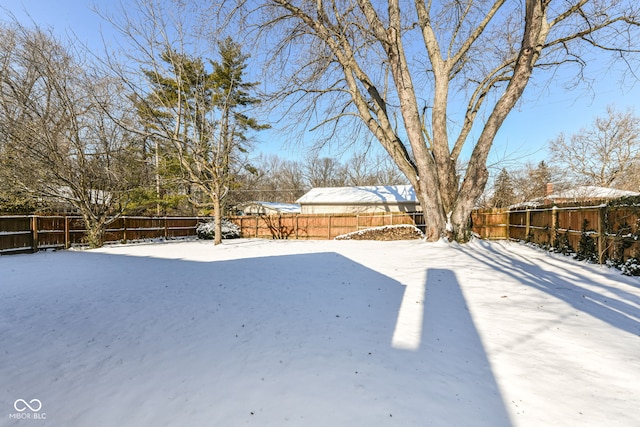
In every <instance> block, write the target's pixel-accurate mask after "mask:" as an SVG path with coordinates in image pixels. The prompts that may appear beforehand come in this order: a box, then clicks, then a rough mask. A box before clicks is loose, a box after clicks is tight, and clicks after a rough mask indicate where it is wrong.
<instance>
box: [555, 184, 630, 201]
mask: <svg viewBox="0 0 640 427" xmlns="http://www.w3.org/2000/svg"><path fill="white" fill-rule="evenodd" d="M629 196H640V193H636V192H633V191H625V190H618V189H615V188H607V187H596V186H593V185H583V186H580V187H575V188H572V189H570V190H566V191H561V192H559V193H555V194H551V195H549V196H547V197H546V198H547V199H552V200H553V199H619V198H621V197H629Z"/></svg>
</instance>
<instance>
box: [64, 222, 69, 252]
mask: <svg viewBox="0 0 640 427" xmlns="http://www.w3.org/2000/svg"><path fill="white" fill-rule="evenodd" d="M70 247H71V239H70V236H69V217H68V216H67V215H65V216H64V248H65V249H69V248H70Z"/></svg>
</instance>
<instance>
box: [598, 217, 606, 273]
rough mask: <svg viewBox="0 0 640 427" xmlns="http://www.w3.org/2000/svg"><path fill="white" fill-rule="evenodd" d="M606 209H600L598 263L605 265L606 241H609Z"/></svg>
mask: <svg viewBox="0 0 640 427" xmlns="http://www.w3.org/2000/svg"><path fill="white" fill-rule="evenodd" d="M605 209H606V208H603V207H601V208H598V230H597V231H598V263H599V264H604V258H605V257H604V255H605V251H606V250H607V245H606V239H607V229H606V228H607V226H606V224H605V221H604V219H605V216H606V215H605V214H606V212H605Z"/></svg>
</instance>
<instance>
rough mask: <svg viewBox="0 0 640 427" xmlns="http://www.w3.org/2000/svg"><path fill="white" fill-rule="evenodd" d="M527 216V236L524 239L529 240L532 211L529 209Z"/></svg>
mask: <svg viewBox="0 0 640 427" xmlns="http://www.w3.org/2000/svg"><path fill="white" fill-rule="evenodd" d="M526 212H527V215H526V217H525V234H524V239H525V240H529V233H530V232H531V209H530V208H528V207H527V210H526Z"/></svg>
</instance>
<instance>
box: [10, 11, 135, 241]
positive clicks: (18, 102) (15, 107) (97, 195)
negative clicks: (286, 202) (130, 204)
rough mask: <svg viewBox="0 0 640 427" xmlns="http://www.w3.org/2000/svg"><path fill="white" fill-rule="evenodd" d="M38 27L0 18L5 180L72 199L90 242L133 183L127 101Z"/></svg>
mask: <svg viewBox="0 0 640 427" xmlns="http://www.w3.org/2000/svg"><path fill="white" fill-rule="evenodd" d="M76 48H77V46H75V47H74V46H65V45H64V44H63V43H62V42H60V41H58V40H56V39H55V38H54V37H53V36H52V35H51V34H49V33H46V32H45V31H43V30H41V29H39V28H33V29H30V28H26V27H24V26H22V25H20V24H17V23H14V24H13V25H7V26H0V145H2V149H1V150H0V151H1V152H2V159H1V162H2V168H0V174H2V177H1V178H2V179H3V180H5V182H10V183H11V185H12V186H13V187H14V188H16V189H18V190H20V191H23V192H26V193H30V194H32V195H34V196H36V197H38V198H42V199H45V200H54V201H59V202H64V203H67V204H69V205H72V206H73V207H75V208H76V209H77V210H78V212H79V213H80V214H81V215H82V217H83V219H84V222H85V225H86V227H87V240H88V243H89V245H90V246H91V247H98V246H101V245H102V242H103V235H104V230H105V227H106V225H108V224H109V223H110V222H111V221H113V220H114V219H115V218H117V216H118V215H120V214H121V213H122V209H123V207H124V206H125V205H126V201H127V198H128V194H129V190H130V189H131V188H132V187H133V186H134V185H135V183H136V174H135V171H136V170H138V169H139V168H137V165H136V155H135V153H134V152H133V151H132V147H133V146H134V143H135V138H134V135H133V134H131V133H130V132H127V131H125V130H124V129H123V128H122V127H120V126H118V124H117V123H116V121H115V120H114V118H116V117H117V121H118V122H121V123H123V122H127V121H130V120H131V119H132V115H131V113H132V108H131V105H128V103H127V102H126V98H125V97H124V96H122V93H121V91H120V87H119V85H118V84H116V82H114V81H112V80H110V79H108V78H106V77H104V76H101V75H96V74H93V73H91V72H90V68H89V64H85V63H82V62H81V61H80V59H79V58H78V57H77V56H74V53H75V52H78V50H76Z"/></svg>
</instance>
